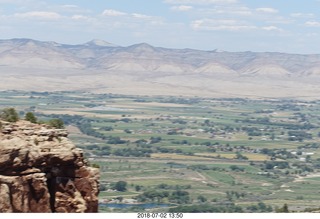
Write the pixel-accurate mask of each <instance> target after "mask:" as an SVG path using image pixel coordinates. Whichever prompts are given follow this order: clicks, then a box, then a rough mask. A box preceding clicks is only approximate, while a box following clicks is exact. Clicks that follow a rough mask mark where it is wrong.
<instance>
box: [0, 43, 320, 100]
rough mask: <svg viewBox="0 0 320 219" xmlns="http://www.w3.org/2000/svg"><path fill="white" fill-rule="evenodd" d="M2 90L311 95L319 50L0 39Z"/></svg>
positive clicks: (319, 74)
mask: <svg viewBox="0 0 320 219" xmlns="http://www.w3.org/2000/svg"><path fill="white" fill-rule="evenodd" d="M0 72H1V73H0V74H1V79H2V80H1V81H0V88H1V90H33V91H57V90H87V91H91V92H105V93H121V94H137V95H184V96H208V97H253V98H260V97H262V98H266V97H299V98H310V99H313V98H317V93H319V91H320V88H319V86H318V82H319V81H320V55H299V54H285V53H268V52H266V53H255V52H224V51H217V50H214V51H200V50H192V49H167V48H159V47H153V46H151V45H148V44H144V43H143V44H137V45H132V46H128V47H122V46H116V45H113V44H110V43H107V42H103V41H99V40H94V41H91V42H88V43H85V44H82V45H64V44H59V43H55V42H40V41H35V40H31V39H12V40H1V41H0Z"/></svg>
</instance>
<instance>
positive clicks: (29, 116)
mask: <svg viewBox="0 0 320 219" xmlns="http://www.w3.org/2000/svg"><path fill="white" fill-rule="evenodd" d="M25 120H27V121H29V122H31V123H37V118H36V117H35V115H34V114H33V113H32V112H28V113H26V115H25Z"/></svg>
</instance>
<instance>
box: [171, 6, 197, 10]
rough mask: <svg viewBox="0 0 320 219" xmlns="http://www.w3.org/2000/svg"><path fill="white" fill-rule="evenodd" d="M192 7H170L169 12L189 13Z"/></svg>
mask: <svg viewBox="0 0 320 219" xmlns="http://www.w3.org/2000/svg"><path fill="white" fill-rule="evenodd" d="M192 9H193V7H192V6H189V5H179V6H173V7H171V10H173V11H190V10H192Z"/></svg>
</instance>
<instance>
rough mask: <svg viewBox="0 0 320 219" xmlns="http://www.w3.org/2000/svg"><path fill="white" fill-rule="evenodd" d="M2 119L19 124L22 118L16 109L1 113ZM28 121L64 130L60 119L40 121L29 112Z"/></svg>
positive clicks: (26, 117) (7, 109) (26, 118)
mask: <svg viewBox="0 0 320 219" xmlns="http://www.w3.org/2000/svg"><path fill="white" fill-rule="evenodd" d="M0 119H2V120H4V121H7V122H17V121H18V120H19V119H20V116H19V114H18V112H17V111H16V109H14V108H5V109H3V110H1V112H0ZM24 119H25V120H26V121H29V122H31V123H41V124H42V123H44V124H47V125H49V126H51V127H54V128H58V129H61V128H64V122H63V121H62V120H61V119H59V118H54V119H50V120H49V121H38V119H37V117H36V116H35V115H34V113H32V112H27V113H26V114H25V116H24Z"/></svg>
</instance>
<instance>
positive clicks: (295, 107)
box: [276, 103, 300, 111]
mask: <svg viewBox="0 0 320 219" xmlns="http://www.w3.org/2000/svg"><path fill="white" fill-rule="evenodd" d="M276 109H277V110H281V111H286V110H288V111H300V107H299V106H298V105H295V104H291V103H285V104H282V105H278V106H276Z"/></svg>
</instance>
